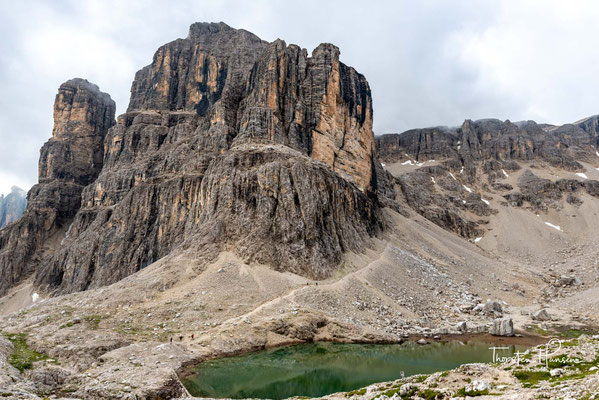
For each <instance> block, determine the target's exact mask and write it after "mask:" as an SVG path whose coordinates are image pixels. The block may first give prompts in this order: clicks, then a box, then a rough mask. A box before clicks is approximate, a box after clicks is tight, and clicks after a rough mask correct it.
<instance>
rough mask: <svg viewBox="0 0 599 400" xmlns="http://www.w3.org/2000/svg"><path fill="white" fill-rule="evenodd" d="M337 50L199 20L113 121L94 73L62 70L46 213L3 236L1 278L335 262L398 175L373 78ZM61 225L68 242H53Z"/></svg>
mask: <svg viewBox="0 0 599 400" xmlns="http://www.w3.org/2000/svg"><path fill="white" fill-rule="evenodd" d="M339 56H340V52H339V49H338V48H337V47H336V46H334V45H331V44H322V45H320V46H318V47H317V48H316V49H314V51H313V52H312V55H311V56H308V52H307V51H306V50H305V49H302V48H300V47H299V46H296V45H287V44H286V43H285V42H284V41H283V40H277V41H275V42H273V43H270V44H269V43H266V42H264V41H262V40H260V39H259V38H258V37H257V36H255V35H253V34H251V33H249V32H247V31H244V30H239V29H233V28H231V27H229V26H227V25H226V24H224V23H217V24H212V23H209V24H207V23H197V24H193V25H192V26H191V28H190V33H189V35H188V37H187V38H186V39H178V40H175V41H173V42H170V43H167V44H165V45H164V46H162V47H160V48H159V49H158V50H157V52H156V53H155V55H154V58H153V60H152V63H151V64H150V65H148V66H146V67H144V68H142V69H141V70H140V71H138V72H137V73H136V75H135V79H134V81H133V84H132V88H131V100H130V103H129V107H128V109H127V112H126V113H125V114H124V115H122V116H120V117H119V120H118V124H116V126H113V121H112V117H113V115H114V103H113V102H112V101H111V100H109V97H108V96H107V95H105V94H103V93H101V92H100V91H99V89H98V88H97V87H96V86H95V85H92V84H90V83H89V82H87V81H85V80H81V79H74V80H71V81H69V82H66V83H65V84H63V85H61V87H60V88H59V93H58V95H57V97H56V103H55V112H54V117H55V127H54V130H53V136H52V138H51V139H50V141H49V142H48V143H47V144H46V145H44V148H43V149H42V152H41V153H42V154H41V158H40V185H37V186H36V187H34V189H32V195H31V196H32V199H33V201H32V202H31V204H30V207H31V212H30V214H31V215H33V213H35V212H38V213H40V215H41V217H38V220H39V221H40V222H39V224H36V225H35V226H34V228H35V229H30V231H31V232H32V233H31V235H30V236H31V237H32V238H33V239H31V240H30V241H29V242H27V243H28V244H27V246H28V247H27V248H25V247H24V246H21V245H19V244H18V243H16V241H15V240H13V239H11V238H12V236H11V234H10V233H9V234H7V235H8V236H7V240H6V241H4V242H3V241H2V240H1V238H0V250H2V251H1V252H0V254H1V256H0V271H10V270H11V269H13V272H10V274H11V276H12V277H11V279H8V280H7V281H6V284H5V285H4V286H3V287H0V291H1V290H2V289H6V288H7V287H10V286H11V285H12V284H13V282H16V281H18V280H20V279H23V278H24V277H26V276H28V275H30V274H31V272H32V271H34V270H35V284H36V285H37V286H38V288H39V289H40V290H44V289H45V290H46V291H49V292H54V291H57V292H72V291H78V290H85V289H87V288H90V287H98V286H102V285H106V284H110V283H113V282H116V281H118V280H120V279H122V278H124V277H126V276H128V275H130V274H132V273H135V272H137V271H139V270H140V269H142V268H144V267H146V266H147V265H149V264H151V263H153V262H155V261H157V260H159V259H161V258H164V257H167V256H171V255H175V254H181V253H183V252H185V254H187V256H188V257H190V258H192V259H197V260H198V262H200V263H206V262H209V261H210V260H213V259H214V258H215V257H217V256H218V254H219V253H220V252H222V251H232V252H234V253H235V254H237V255H238V256H239V257H241V258H242V259H243V260H244V261H246V262H248V263H249V262H255V263H261V264H266V265H270V266H272V267H273V268H276V269H278V270H281V271H290V272H295V273H297V274H300V275H304V276H310V277H313V278H319V279H320V278H326V277H328V276H331V274H332V273H333V272H334V271H335V269H336V268H337V265H338V264H339V263H340V261H341V256H342V254H343V253H344V252H346V251H355V252H360V251H362V250H363V249H364V247H365V246H367V245H368V243H369V238H370V237H371V236H374V235H377V234H378V233H379V232H381V230H382V228H383V221H382V216H381V213H380V204H379V202H378V200H377V198H376V195H375V193H376V192H377V188H378V185H379V184H382V182H385V179H377V177H376V176H375V175H376V174H377V172H376V170H375V164H376V163H375V160H374V159H373V151H374V135H373V133H372V99H371V94H370V88H369V85H368V82H367V81H366V79H365V78H364V76H363V75H361V74H359V73H358V72H357V71H355V70H354V69H353V68H351V67H348V66H346V65H344V64H343V63H342V62H340V60H339ZM111 127H112V128H111ZM50 189H51V190H53V191H54V195H53V196H51V195H50V194H49V193H48V192H47V191H48V190H50ZM392 190H393V187H392V186H389V187H387V188H386V190H385V193H390V192H391V191H392ZM52 199H54V200H52ZM27 215H29V214H27V213H26V216H27ZM24 223H25V222H24ZM40 224H43V226H40ZM14 230H15V232H17V231H21V233H22V231H24V230H25V225H18V224H17V226H16V227H15V228H14ZM50 235H53V237H54V238H56V239H55V241H54V242H53V243H60V245H56V246H52V247H47V248H45V249H44V250H43V251H42V250H41V249H40V246H41V245H42V244H43V243H44V241H45V240H46V239H47V238H48V237H50ZM15 237H16V236H15ZM28 240H29V239H28ZM2 243H7V245H3V244H2ZM3 246H4V247H3ZM4 249H7V250H6V251H4ZM107 249H109V250H107ZM14 254H18V255H19V257H20V262H21V264H23V265H25V267H24V268H20V269H18V270H15V269H14V268H15V266H14V265H13V264H12V262H13V261H12V260H13V259H15V257H14ZM33 257H35V259H36V260H42V261H41V262H39V263H33V262H29V260H33Z"/></svg>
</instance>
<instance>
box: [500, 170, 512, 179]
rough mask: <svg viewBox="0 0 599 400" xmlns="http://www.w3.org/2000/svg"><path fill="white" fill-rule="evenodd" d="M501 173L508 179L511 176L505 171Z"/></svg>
mask: <svg viewBox="0 0 599 400" xmlns="http://www.w3.org/2000/svg"><path fill="white" fill-rule="evenodd" d="M501 172H503V176H505V177H506V178H509V177H510V176H509V175H508V174H507V172H505V169H502V170H501Z"/></svg>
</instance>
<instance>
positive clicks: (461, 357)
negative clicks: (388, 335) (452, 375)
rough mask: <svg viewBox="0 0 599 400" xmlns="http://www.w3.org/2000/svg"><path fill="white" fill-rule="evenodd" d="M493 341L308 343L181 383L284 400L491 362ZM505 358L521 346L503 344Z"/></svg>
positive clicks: (242, 359)
mask: <svg viewBox="0 0 599 400" xmlns="http://www.w3.org/2000/svg"><path fill="white" fill-rule="evenodd" d="M492 346H493V345H492V344H488V343H482V342H468V343H462V342H448V343H431V344H428V345H424V346H423V345H418V344H416V343H413V342H407V343H403V344H390V345H388V344H387V345H384V344H339V343H308V344H299V345H294V346H288V347H281V348H275V349H269V350H263V351H259V352H256V353H250V354H247V355H243V356H238V357H229V358H222V359H216V360H212V361H207V362H204V363H202V364H200V365H199V366H198V367H197V368H196V369H195V370H194V371H193V374H192V375H189V376H187V377H186V378H185V379H183V384H184V385H185V387H186V388H187V389H188V390H189V392H190V393H191V394H192V395H193V396H198V397H215V398H223V397H227V398H234V399H235V398H262V399H275V400H278V399H285V398H288V397H291V396H308V397H319V396H325V395H327V394H331V393H335V392H341V391H350V390H355V389H359V388H362V387H364V386H367V385H370V384H372V383H376V382H384V381H391V380H395V379H399V378H401V377H402V376H410V375H416V374H430V373H433V372H438V371H444V370H448V369H452V368H456V367H457V366H459V365H462V364H467V363H476V362H492V361H493V351H492V350H491V349H489V348H490V347H492ZM506 347H508V349H506V350H497V353H496V356H498V357H509V356H512V355H513V354H514V353H515V352H516V351H518V350H519V351H524V350H525V349H526V347H525V346H513V345H511V346H506Z"/></svg>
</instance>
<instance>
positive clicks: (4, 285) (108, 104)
mask: <svg viewBox="0 0 599 400" xmlns="http://www.w3.org/2000/svg"><path fill="white" fill-rule="evenodd" d="M115 109H116V107H115V103H114V101H112V100H111V99H110V96H109V95H107V94H106V93H102V92H100V90H99V89H98V87H97V86H96V85H93V84H91V83H89V82H88V81H86V80H83V79H72V80H70V81H68V82H65V83H63V84H62V85H61V86H60V88H59V89H58V94H57V95H56V100H55V102H54V129H53V131H52V138H51V139H50V140H49V141H48V142H46V144H44V146H43V147H42V149H41V151H40V162H39V183H38V184H37V185H35V186H34V187H33V188H32V189H31V190H30V191H29V194H28V199H27V208H26V210H25V213H24V214H23V216H22V217H21V219H20V220H19V221H18V222H17V223H15V224H12V225H10V226H9V227H8V228H7V229H4V230H2V231H0V294H3V293H5V291H6V289H8V288H9V287H11V286H12V285H14V284H15V283H18V282H19V281H20V280H21V279H23V278H25V277H27V276H28V275H30V274H31V273H32V272H33V271H34V270H35V269H36V268H37V267H38V264H39V262H40V260H42V259H43V258H44V257H45V256H46V252H48V253H50V254H51V253H52V251H53V249H54V248H56V247H57V246H59V244H58V243H57V242H59V239H58V238H59V237H61V236H62V235H63V234H64V231H65V230H66V229H67V228H68V226H69V224H70V222H71V221H72V219H73V217H74V216H75V214H76V213H77V211H78V210H79V206H80V203H81V191H82V190H83V188H84V187H85V186H87V185H89V184H90V183H91V182H93V181H94V180H95V179H96V177H97V176H98V174H99V173H100V170H101V169H102V162H103V158H104V157H103V156H104V137H105V136H106V134H107V132H108V129H109V128H110V127H111V126H113V125H114V124H115V120H114V114H115ZM42 247H45V249H43V250H42Z"/></svg>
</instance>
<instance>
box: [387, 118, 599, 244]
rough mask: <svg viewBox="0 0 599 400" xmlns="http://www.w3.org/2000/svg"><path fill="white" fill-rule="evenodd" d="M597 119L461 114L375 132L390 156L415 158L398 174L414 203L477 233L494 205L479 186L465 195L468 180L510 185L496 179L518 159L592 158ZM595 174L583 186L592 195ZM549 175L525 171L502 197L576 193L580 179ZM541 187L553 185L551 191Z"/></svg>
mask: <svg viewBox="0 0 599 400" xmlns="http://www.w3.org/2000/svg"><path fill="white" fill-rule="evenodd" d="M597 126H598V125H597V117H590V118H587V119H585V120H582V121H579V122H577V123H574V124H566V125H562V126H552V125H542V124H537V123H536V122H534V121H524V122H518V123H512V122H510V121H499V120H496V119H485V120H478V121H472V120H466V121H464V123H463V124H462V125H461V126H460V127H455V128H448V127H434V128H425V129H413V130H409V131H406V132H404V133H402V134H388V135H382V136H379V137H377V138H376V151H377V155H378V157H380V159H381V160H382V161H384V162H387V163H395V162H398V161H401V162H406V161H408V160H409V161H410V162H417V163H418V165H419V168H417V169H416V170H415V171H411V172H407V173H405V174H402V175H401V176H399V177H397V178H396V183H397V184H398V186H399V188H400V189H401V193H402V195H403V196H404V198H405V200H406V203H407V204H408V205H409V206H410V207H411V208H412V209H414V210H415V211H417V212H418V213H419V214H421V215H423V216H424V217H426V218H427V219H429V220H431V221H433V222H434V223H436V224H437V225H440V226H442V227H444V228H446V229H448V230H451V231H453V232H456V233H458V234H459V235H461V236H464V237H468V238H474V237H477V236H479V235H481V233H482V231H481V229H480V227H479V225H480V224H479V222H478V221H483V220H482V219H481V218H480V217H485V216H488V215H490V214H491V213H493V212H494V211H493V210H492V209H491V208H490V207H489V205H488V204H487V202H485V201H484V200H483V198H482V197H481V196H480V195H479V194H477V193H474V192H471V193H468V194H467V195H465V194H464V193H465V192H464V190H466V189H465V185H464V183H466V184H467V185H470V186H471V187H472V188H476V187H478V188H486V189H487V190H495V191H499V192H507V191H510V190H512V189H513V187H512V186H511V185H506V184H504V183H502V182H501V180H502V179H503V178H504V177H505V176H506V175H508V173H509V172H510V171H513V170H517V169H520V165H519V164H518V161H523V162H530V161H535V162H538V163H539V165H541V166H542V165H543V164H545V165H550V166H552V167H557V168H561V169H565V170H568V171H571V172H574V171H583V170H584V168H583V165H582V164H581V162H587V163H590V164H596V163H597V154H599V153H597V132H598V130H597ZM428 160H435V161H436V165H435V166H430V165H431V164H424V163H423V162H425V161H428ZM528 175H529V174H526V176H528ZM456 176H457V177H458V178H456ZM531 182H532V183H531ZM539 182H540V183H539ZM574 182H576V181H574ZM593 182H595V181H588V182H587V183H585V184H584V185H582V186H581V187H580V188H583V187H584V188H585V189H586V191H587V192H588V193H589V194H591V195H594V193H595V192H594V190H595V187H596V184H595V183H593ZM549 183H550V184H548V183H547V182H541V181H539V180H535V179H525V180H524V181H523V183H522V185H520V186H521V192H515V193H509V194H506V195H504V197H505V199H506V200H507V201H508V203H509V204H512V205H517V206H520V205H522V203H523V202H524V201H526V202H527V203H529V204H530V205H531V206H532V207H533V208H534V209H547V207H548V206H547V205H548V204H551V203H552V202H553V201H555V200H556V199H561V197H562V192H568V201H569V202H576V201H577V200H576V198H575V196H574V194H573V192H575V191H576V190H577V189H578V188H579V187H578V186H576V185H575V184H572V183H571V182H569V181H565V180H564V181H561V182H560V181H558V182H549ZM469 189H470V188H469ZM470 190H471V189H470ZM470 190H467V192H469V191H470ZM545 192H551V196H549V197H550V198H549V199H547V198H546V197H547V194H546V193H545ZM506 204H507V203H506ZM473 217H474V218H476V220H474V219H473Z"/></svg>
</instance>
